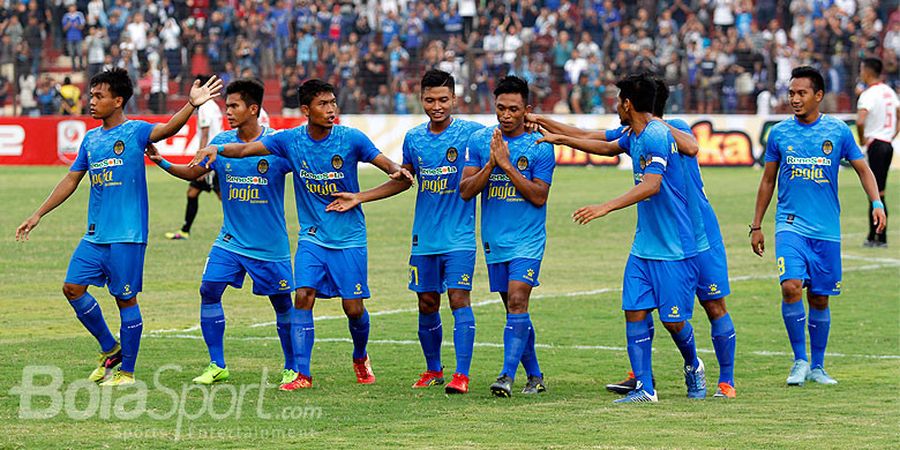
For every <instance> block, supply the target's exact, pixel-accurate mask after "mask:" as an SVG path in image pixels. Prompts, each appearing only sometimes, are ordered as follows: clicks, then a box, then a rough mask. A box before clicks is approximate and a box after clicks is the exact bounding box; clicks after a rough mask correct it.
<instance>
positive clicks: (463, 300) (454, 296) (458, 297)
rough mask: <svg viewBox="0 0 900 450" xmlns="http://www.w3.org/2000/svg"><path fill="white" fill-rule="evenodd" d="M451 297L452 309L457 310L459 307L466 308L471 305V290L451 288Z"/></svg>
mask: <svg viewBox="0 0 900 450" xmlns="http://www.w3.org/2000/svg"><path fill="white" fill-rule="evenodd" d="M449 297H450V309H452V310H454V311H455V310H457V309H459V308H465V307H467V306H471V304H472V302H471V300H470V299H471V296H470V295H469V291H464V290H457V289H451V290H450V293H449Z"/></svg>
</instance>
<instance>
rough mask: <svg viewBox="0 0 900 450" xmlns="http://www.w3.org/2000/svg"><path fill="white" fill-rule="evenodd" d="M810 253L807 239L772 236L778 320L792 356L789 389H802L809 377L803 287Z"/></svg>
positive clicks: (789, 233) (793, 235)
mask: <svg viewBox="0 0 900 450" xmlns="http://www.w3.org/2000/svg"><path fill="white" fill-rule="evenodd" d="M811 251H812V250H811V249H810V248H809V246H808V243H807V240H806V238H804V237H803V236H800V235H799V234H796V233H791V232H781V233H777V234H776V235H775V262H776V264H777V266H778V277H779V280H780V281H781V298H782V303H781V317H782V318H783V320H784V327H785V329H786V330H787V334H788V339H789V340H790V343H791V349H792V350H793V353H794V364H793V366H792V367H791V372H790V374H789V375H788V378H787V384H788V385H790V386H802V385H803V383H804V382H805V381H806V377H807V375H809V359H808V358H807V356H806V310H805V309H804V308H803V286H804V283H805V282H806V281H807V280H809V269H808V265H807V259H806V254H807V253H810V252H811Z"/></svg>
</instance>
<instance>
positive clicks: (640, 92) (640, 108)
mask: <svg viewBox="0 0 900 450" xmlns="http://www.w3.org/2000/svg"><path fill="white" fill-rule="evenodd" d="M616 87H617V88H619V97H620V98H621V99H622V100H630V101H631V104H632V106H634V110H635V111H637V112H642V113H653V106H654V104H653V99H654V97H656V95H654V94H655V93H656V83H654V82H653V81H650V80H649V79H647V78H646V77H644V76H641V75H629V76H627V77H625V78H623V79H621V80H619V81H617V82H616Z"/></svg>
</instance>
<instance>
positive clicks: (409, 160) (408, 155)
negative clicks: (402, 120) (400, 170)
mask: <svg viewBox="0 0 900 450" xmlns="http://www.w3.org/2000/svg"><path fill="white" fill-rule="evenodd" d="M409 141H410V137H409V133H406V136H404V137H403V162H402V163H401V164H403V165H404V166H406V165H410V166H414V165H413V157H412V149H411V148H410V145H409Z"/></svg>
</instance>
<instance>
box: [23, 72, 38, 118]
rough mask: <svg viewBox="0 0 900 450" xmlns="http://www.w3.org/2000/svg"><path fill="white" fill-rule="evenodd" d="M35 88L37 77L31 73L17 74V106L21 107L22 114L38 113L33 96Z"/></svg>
mask: <svg viewBox="0 0 900 450" xmlns="http://www.w3.org/2000/svg"><path fill="white" fill-rule="evenodd" d="M36 88H37V77H36V76H35V75H34V74H33V73H23V74H21V75H19V106H21V107H22V115H23V116H28V117H36V116H38V115H39V114H40V110H38V104H37V100H36V99H35V98H34V95H35V89H36Z"/></svg>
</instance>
